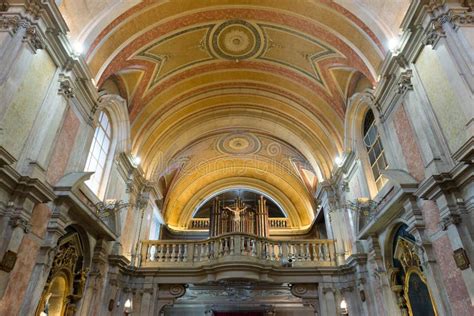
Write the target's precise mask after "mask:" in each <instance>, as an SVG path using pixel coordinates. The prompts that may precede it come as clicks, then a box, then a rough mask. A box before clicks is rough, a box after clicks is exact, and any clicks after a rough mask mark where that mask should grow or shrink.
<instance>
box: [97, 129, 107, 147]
mask: <svg viewBox="0 0 474 316" xmlns="http://www.w3.org/2000/svg"><path fill="white" fill-rule="evenodd" d="M97 130H98V132H97V142H98V143H99V144H102V142H103V141H104V137H105V133H104V131H103V130H102V129H101V128H98V129H97Z"/></svg>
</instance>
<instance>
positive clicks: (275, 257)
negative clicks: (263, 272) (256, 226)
mask: <svg viewBox="0 0 474 316" xmlns="http://www.w3.org/2000/svg"><path fill="white" fill-rule="evenodd" d="M270 245H271V246H270V247H271V249H272V261H275V260H277V255H276V253H275V246H276V245H275V244H274V243H271V244H270Z"/></svg>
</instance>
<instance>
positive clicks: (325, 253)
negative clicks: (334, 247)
mask: <svg viewBox="0 0 474 316" xmlns="http://www.w3.org/2000/svg"><path fill="white" fill-rule="evenodd" d="M322 246H323V258H324V261H330V260H331V258H330V257H329V249H328V244H327V243H323V245H322Z"/></svg>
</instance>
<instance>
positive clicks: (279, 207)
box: [191, 186, 288, 218]
mask: <svg viewBox="0 0 474 316" xmlns="http://www.w3.org/2000/svg"><path fill="white" fill-rule="evenodd" d="M234 190H244V191H250V192H253V193H256V194H260V195H263V196H264V197H265V198H267V199H269V200H270V201H272V202H273V203H274V204H275V205H276V206H277V207H278V209H279V210H280V211H281V213H282V214H283V215H284V217H288V213H287V212H286V211H285V209H284V208H283V206H282V205H281V204H280V203H278V201H277V200H276V199H275V198H273V197H272V196H270V195H268V194H267V193H265V192H263V191H261V190H257V189H254V188H248V187H245V186H236V187H233V188H227V189H224V190H220V191H217V192H214V193H212V194H211V195H209V196H208V197H206V198H205V199H203V200H202V202H200V203H199V204H198V205H197V206H196V208H195V210H194V211H193V213H192V216H191V217H192V218H194V217H195V216H196V214H197V212H198V211H199V209H200V208H201V207H202V206H203V205H204V204H206V203H207V202H209V201H210V200H211V199H213V198H214V197H216V196H218V195H220V194H222V193H225V192H229V191H234Z"/></svg>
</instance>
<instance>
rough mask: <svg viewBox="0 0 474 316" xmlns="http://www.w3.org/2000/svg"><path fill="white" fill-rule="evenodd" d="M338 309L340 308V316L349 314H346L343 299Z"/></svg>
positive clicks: (345, 304) (345, 305)
mask: <svg viewBox="0 0 474 316" xmlns="http://www.w3.org/2000/svg"><path fill="white" fill-rule="evenodd" d="M339 307H340V308H341V314H342V315H347V314H349V313H348V312H347V303H346V300H345V299H343V300H342V301H341V304H340V305H339Z"/></svg>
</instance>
